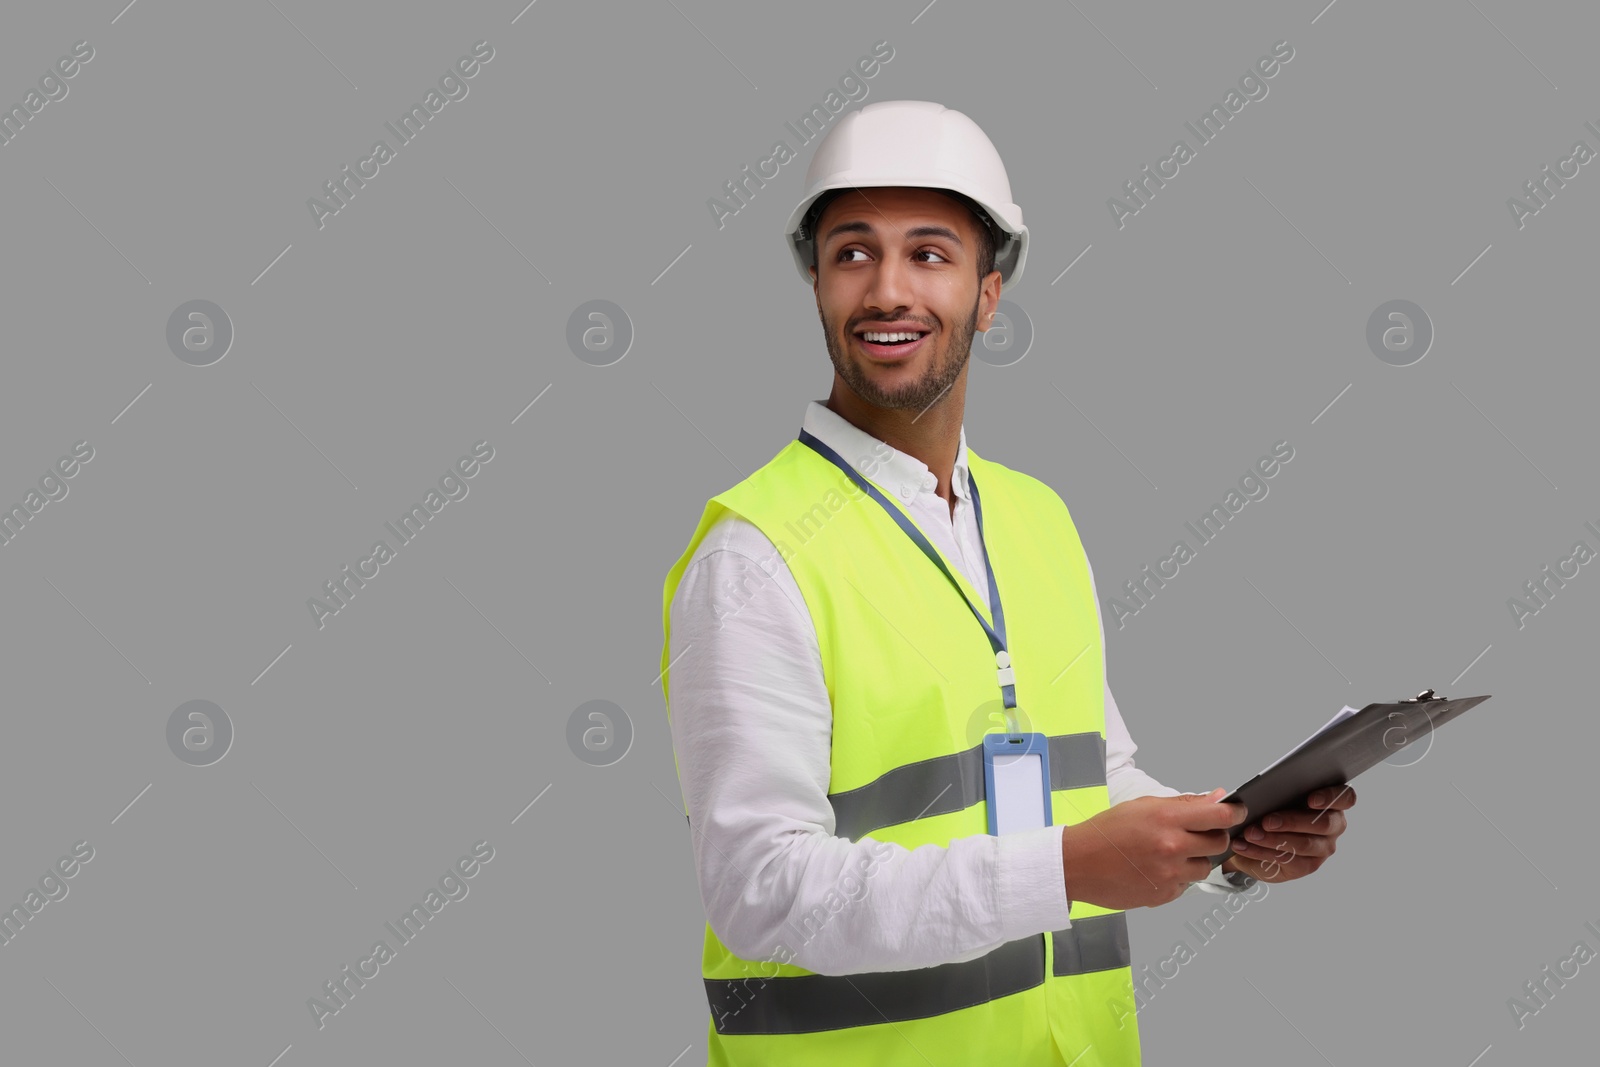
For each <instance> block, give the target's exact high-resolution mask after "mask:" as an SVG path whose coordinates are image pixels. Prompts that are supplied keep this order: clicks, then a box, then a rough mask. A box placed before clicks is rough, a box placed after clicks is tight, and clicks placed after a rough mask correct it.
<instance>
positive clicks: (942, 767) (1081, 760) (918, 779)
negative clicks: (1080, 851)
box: [828, 733, 1106, 841]
mask: <svg viewBox="0 0 1600 1067" xmlns="http://www.w3.org/2000/svg"><path fill="white" fill-rule="evenodd" d="M1105 784H1106V739H1105V738H1104V737H1102V736H1101V735H1100V734H1097V733H1095V734H1090V733H1082V734H1056V735H1054V736H1052V737H1051V738H1050V788H1051V789H1052V790H1054V789H1081V788H1083V787H1085V786H1091V785H1105ZM983 801H984V790H983V746H982V745H981V744H979V745H974V746H972V747H971V748H969V749H966V750H965V751H963V752H956V753H952V754H951V755H948V756H934V757H932V758H930V759H925V760H918V761H917V762H916V763H907V764H905V765H903V766H900V767H896V768H894V769H893V770H890V771H885V772H884V773H883V774H882V775H880V776H879V777H878V778H876V779H874V780H873V781H871V782H868V783H867V784H866V785H863V786H857V787H856V788H855V789H850V790H846V791H845V792H843V793H833V794H830V795H829V797H828V802H829V803H830V804H832V805H833V818H834V833H836V834H838V835H839V836H840V837H848V838H849V839H850V840H852V841H856V840H859V839H860V838H861V837H863V836H865V835H866V834H868V833H871V832H872V831H873V830H881V829H883V828H884V827H885V826H895V825H897V824H899V823H903V822H910V821H911V820H913V819H920V818H924V817H926V816H929V815H945V814H948V813H949V812H952V811H960V810H962V809H963V808H967V807H971V806H972V805H973V804H981V803H983Z"/></svg>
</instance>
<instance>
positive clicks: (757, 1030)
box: [661, 440, 1140, 1067]
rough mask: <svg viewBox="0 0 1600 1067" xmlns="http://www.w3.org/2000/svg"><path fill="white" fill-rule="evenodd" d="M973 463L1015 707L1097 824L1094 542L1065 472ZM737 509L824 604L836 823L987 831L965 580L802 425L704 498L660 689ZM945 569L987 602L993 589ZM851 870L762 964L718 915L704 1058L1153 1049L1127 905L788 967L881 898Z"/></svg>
mask: <svg viewBox="0 0 1600 1067" xmlns="http://www.w3.org/2000/svg"><path fill="white" fill-rule="evenodd" d="M967 462H968V467H969V469H970V471H971V473H972V477H973V480H974V482H975V483H976V484H977V487H978V490H979V494H980V498H981V501H982V504H981V506H982V514H983V534H984V542H985V545H986V547H987V549H988V553H989V559H990V565H991V566H992V567H993V570H994V575H995V582H996V585H997V587H998V589H999V592H1000V599H1001V603H1002V606H1003V610H1004V615H1005V624H1006V625H1005V629H1006V637H1007V640H1006V643H1007V646H1008V649H1009V652H1010V656H1011V660H1012V665H1013V670H1014V677H1015V687H1016V688H1015V691H1014V692H1015V698H1016V703H1017V706H1018V707H1019V708H1020V709H1021V710H1022V711H1023V712H1024V713H1025V715H1026V720H1027V722H1028V724H1029V725H1028V727H1027V728H1028V729H1031V730H1035V731H1039V732H1042V733H1044V734H1046V735H1048V737H1049V748H1050V760H1049V762H1050V790H1051V792H1050V797H1051V808H1052V819H1051V823H1052V825H1065V824H1070V823H1076V822H1080V821H1082V820H1084V819H1087V818H1089V817H1091V816H1093V815H1095V814H1097V813H1099V812H1101V811H1104V810H1106V809H1107V807H1109V796H1108V794H1107V791H1106V784H1105V783H1106V766H1105V691H1104V674H1103V667H1102V664H1103V649H1102V647H1101V640H1100V628H1099V618H1098V615H1097V613H1096V610H1095V603H1094V597H1093V593H1092V587H1091V584H1090V578H1089V570H1088V562H1087V560H1086V558H1085V556H1084V552H1083V546H1082V545H1081V543H1080V542H1079V540H1078V533H1077V530H1076V528H1075V527H1074V526H1073V523H1072V519H1071V516H1070V515H1069V514H1068V513H1067V508H1066V505H1065V504H1064V503H1063V502H1062V500H1061V498H1060V497H1059V496H1058V495H1057V494H1056V492H1055V491H1054V490H1053V489H1051V488H1050V487H1049V486H1048V485H1045V484H1044V483H1043V482H1040V481H1038V480H1037V479H1035V478H1032V477H1029V476H1028V475H1026V474H1022V473H1020V472H1018V471H1013V470H1011V469H1010V468H1008V467H1005V466H1002V465H1001V464H999V463H992V462H989V461H987V460H984V459H982V458H981V457H979V456H978V455H977V454H976V453H974V452H973V451H972V450H971V448H970V447H969V448H968V450H967ZM724 511H732V512H734V513H736V514H738V515H740V516H742V517H743V518H745V519H747V520H749V521H750V522H752V523H754V524H755V525H756V526H757V527H758V528H760V529H761V531H762V532H763V533H765V534H766V535H767V537H768V539H769V540H771V541H772V543H773V545H774V546H775V547H776V548H777V550H778V553H779V555H780V556H781V558H782V559H783V560H784V561H785V562H786V563H787V565H788V567H789V570H790V572H791V573H792V574H793V575H794V579H795V582H796V584H797V585H798V586H799V588H800V592H801V594H802V595H803V596H804V598H805V603H806V606H807V608H808V609H809V611H810V615H811V620H812V623H813V624H814V626H815V629H816V635H817V642H818V645H819V647H820V650H821V656H822V673H823V679H824V681H825V683H826V685H827V691H828V696H829V699H830V701H831V703H832V708H833V736H832V744H831V750H830V756H831V772H830V780H829V784H828V799H829V801H830V803H831V805H832V807H833V810H834V815H835V821H836V826H835V833H836V834H838V835H839V836H841V837H846V838H849V839H851V840H853V841H856V840H860V839H862V838H872V839H874V840H876V841H881V842H887V843H891V844H896V845H902V846H904V847H906V848H908V849H913V848H916V847H918V846H919V845H925V844H930V843H931V844H934V845H938V846H940V847H944V846H947V845H948V844H949V843H950V842H951V841H952V840H954V839H955V838H959V837H966V836H969V835H973V834H983V833H987V832H988V811H987V808H988V805H987V802H986V799H985V791H984V781H983V760H982V745H981V743H980V741H979V739H978V738H977V737H974V736H973V732H972V731H973V725H972V724H973V722H974V720H975V718H976V719H977V720H978V721H980V722H981V721H982V719H983V716H984V711H985V709H987V710H988V711H994V712H998V711H999V710H1000V708H1001V706H1002V701H1001V690H1000V688H999V686H998V684H997V680H996V666H995V653H994V651H993V648H992V646H991V644H990V642H989V639H988V637H987V636H986V634H985V632H984V629H983V627H982V626H980V625H979V623H978V621H977V619H976V618H974V617H973V609H972V608H971V607H969V606H968V604H967V603H964V602H963V601H962V596H961V593H959V592H957V590H956V588H955V587H954V586H953V585H952V584H951V582H950V580H949V579H948V578H947V577H946V576H945V575H943V574H941V573H940V571H939V568H938V567H937V566H936V565H935V564H934V563H933V561H932V560H930V559H929V558H928V557H927V556H926V555H924V553H923V552H922V550H921V549H919V548H918V546H917V545H916V544H915V543H913V541H912V540H911V539H910V538H909V537H908V536H907V534H906V532H905V531H904V530H902V529H901V528H900V526H899V525H898V524H897V523H896V521H895V519H894V518H893V517H892V516H891V515H890V514H889V513H888V512H886V511H885V510H884V508H883V507H882V506H881V505H880V504H879V502H877V501H876V500H874V499H873V498H872V497H870V496H869V495H868V494H867V493H865V492H863V491H862V490H861V489H860V488H859V487H858V486H857V485H856V483H855V482H854V481H853V480H852V479H851V478H850V477H848V476H847V475H846V473H845V472H844V471H843V470H841V469H840V468H839V467H837V466H836V465H835V464H834V463H833V462H831V461H830V460H829V459H827V458H825V457H824V456H823V455H822V454H819V453H818V452H817V451H814V450H813V449H812V448H811V447H810V446H808V445H807V444H805V443H803V442H802V441H800V440H795V441H792V442H790V443H789V444H788V445H787V446H786V447H785V448H784V449H783V450H782V451H780V452H779V453H778V454H777V455H776V456H775V457H773V459H772V460H771V461H770V462H768V463H767V464H766V465H765V466H763V467H762V468H761V469H759V470H757V471H756V472H755V473H754V474H752V475H750V476H749V477H748V478H746V479H745V480H744V481H742V482H740V483H739V484H737V485H735V486H734V487H733V488H731V489H729V490H727V491H726V492H723V493H720V494H718V495H717V496H715V497H713V498H712V499H711V500H710V501H709V502H708V503H707V504H706V507H705V511H704V513H703V514H702V515H701V518H700V524H699V526H698V528H696V530H695V532H694V536H693V537H692V538H691V539H690V541H689V546H688V548H686V549H685V550H684V552H683V555H682V556H681V557H680V558H679V559H678V561H677V563H676V564H674V565H673V567H672V569H671V570H670V571H669V572H668V574H667V579H666V585H665V588H664V590H663V593H662V609H661V616H662V629H663V632H664V634H665V640H664V642H663V646H662V650H661V685H662V693H663V695H664V696H665V697H666V699H667V714H668V716H669V719H670V716H671V714H672V710H671V696H670V684H669V681H670V675H669V670H668V668H669V660H668V654H669V651H670V645H671V618H670V611H671V605H672V596H673V592H674V590H676V588H677V586H678V582H679V580H680V579H681V578H682V577H683V572H684V570H685V569H686V568H687V566H688V563H689V560H690V559H691V558H692V556H693V555H694V551H695V548H696V546H697V545H699V543H700V541H701V540H702V538H704V537H705V535H706V532H707V531H708V530H709V529H710V528H711V525H712V524H713V523H714V522H715V521H716V520H717V518H718V517H719V516H720V515H722V513H723V512H724ZM907 518H909V515H908V516H907ZM912 521H913V522H914V520H912ZM919 529H920V526H919ZM923 532H924V534H925V533H926V531H923ZM945 565H946V567H947V568H948V569H949V570H950V572H951V573H952V574H953V575H955V576H956V578H957V579H958V581H960V583H961V590H962V592H964V593H965V594H966V597H967V598H968V600H970V602H971V604H972V605H974V606H975V607H976V608H977V609H978V610H979V611H982V610H983V597H981V596H980V595H979V594H978V592H977V590H976V589H975V588H974V587H973V586H972V585H971V583H970V582H968V581H967V579H966V576H965V575H963V574H962V573H961V572H960V571H959V570H958V569H957V568H956V567H955V566H953V565H951V564H950V562H949V561H948V560H945ZM985 621H986V622H988V623H990V624H991V625H992V624H993V622H994V620H993V618H992V616H990V615H985ZM688 654H689V655H694V652H693V651H692V650H691V651H690V652H689V653H688ZM750 710H751V714H759V709H755V708H752V709H750ZM996 729H997V730H998V729H999V728H998V727H997V728H996ZM771 758H772V759H774V760H781V759H784V758H785V756H784V754H783V753H782V752H773V753H772V754H771ZM842 881H843V882H844V883H845V884H843V885H842V886H841V891H840V892H839V893H835V894H831V895H830V896H829V897H827V898H825V902H824V905H822V906H819V908H818V909H816V911H815V912H814V913H813V915H812V916H810V917H807V918H806V919H803V920H802V921H801V923H800V924H799V925H798V926H794V924H791V926H792V928H793V932H794V937H793V940H792V941H791V942H790V944H788V945H780V946H776V947H775V951H774V953H773V955H772V957H771V958H769V959H766V960H749V959H745V958H742V957H740V956H738V955H736V954H735V953H734V952H733V951H731V950H730V949H729V948H727V947H726V946H725V945H724V944H723V943H722V941H721V940H720V939H719V938H718V937H717V935H716V933H715V931H713V930H712V928H711V925H710V923H707V924H706V930H705V944H704V952H703V955H702V961H701V975H702V978H703V980H704V983H705V990H706V998H707V1001H708V1003H709V1005H710V1009H711V1022H710V1028H709V1037H708V1043H709V1057H708V1061H707V1062H708V1064H710V1065H730V1067H731V1065H763V1067H787V1065H796V1067H798V1065H819V1067H853V1065H855V1064H872V1065H874V1067H877V1065H883V1067H892V1065H899V1064H905V1065H906V1067H928V1064H934V1065H936V1067H945V1065H951V1067H957V1065H960V1067H970V1065H974V1064H997V1065H1005V1067H1032V1065H1046V1064H1048V1065H1052V1067H1063V1065H1066V1064H1069V1063H1070V1064H1072V1067H1131V1065H1137V1064H1138V1063H1139V1062H1140V1054H1139V1030H1138V1021H1137V1016H1136V1015H1135V1012H1134V1004H1135V1002H1134V993H1133V979H1132V972H1131V969H1130V967H1129V951H1128V930H1127V921H1126V916H1125V915H1124V913H1123V912H1120V911H1113V910H1110V909H1107V908H1102V907H1099V906H1097V905H1094V904H1090V903H1087V902H1084V901H1073V902H1072V905H1071V908H1070V912H1069V916H1070V919H1071V926H1070V928H1069V929H1066V930H1057V931H1054V932H1051V933H1046V934H1042V935H1036V936H1033V937H1026V938H1022V939H1020V940H1017V941H1011V942H1008V943H1006V944H1004V945H1002V946H1000V947H999V948H996V949H994V950H993V951H991V952H989V953H987V954H985V955H984V956H981V957H979V958H977V959H974V960H969V961H965V962H960V963H949V964H942V965H938V966H934V967H927V968H919V969H915V970H905V971H883V972H872V973H863V974H851V975H822V974H817V973H815V972H812V971H809V970H806V969H805V968H803V967H800V966H798V965H796V964H793V963H790V962H787V961H788V960H789V959H790V958H793V955H794V950H795V949H797V948H798V946H799V945H801V944H803V942H804V941H805V940H806V939H807V938H808V936H809V935H810V933H812V932H814V931H815V930H816V929H819V928H820V926H821V924H823V923H825V922H827V921H828V918H829V917H830V914H831V913H833V912H836V911H837V910H839V909H841V908H843V907H848V906H850V901H851V900H852V899H859V898H860V896H861V895H862V894H864V893H870V892H871V886H870V878H868V879H867V881H866V884H865V885H861V884H860V883H859V882H857V883H856V884H855V887H854V888H852V885H851V881H850V879H848V878H846V879H843V880H842Z"/></svg>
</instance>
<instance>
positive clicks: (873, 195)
mask: <svg viewBox="0 0 1600 1067" xmlns="http://www.w3.org/2000/svg"><path fill="white" fill-rule="evenodd" d="M858 221H859V222H865V223H867V224H868V225H870V226H871V227H872V228H873V229H874V230H876V231H878V232H880V233H883V232H888V233H891V234H892V233H894V232H895V231H901V232H904V231H905V230H906V229H908V228H909V227H911V226H914V225H918V224H928V223H931V224H935V225H942V226H948V227H949V228H951V229H953V230H955V231H956V232H957V233H959V234H961V235H962V236H963V237H964V238H970V237H971V236H972V235H973V232H974V229H975V227H976V225H977V224H976V222H975V221H974V219H973V218H972V213H971V212H970V211H968V210H967V206H966V205H965V204H963V203H962V202H961V201H959V200H957V199H956V198H955V197H953V196H951V195H950V194H949V193H947V192H944V191H943V190H940V189H917V188H911V187H905V186H890V187H886V188H881V189H873V190H871V191H870V192H865V193H864V192H861V191H859V190H855V189H848V190H846V191H844V192H843V193H840V194H839V195H838V196H836V197H834V198H833V199H832V200H830V201H829V202H828V206H827V207H825V208H824V209H823V211H822V215H821V216H820V217H819V218H818V219H817V232H818V234H820V235H821V236H822V237H823V238H824V239H826V238H827V235H828V232H829V230H831V229H832V228H833V227H834V226H837V225H839V224H840V223H843V222H858ZM841 236H845V235H841Z"/></svg>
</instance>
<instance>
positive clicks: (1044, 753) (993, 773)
mask: <svg viewBox="0 0 1600 1067" xmlns="http://www.w3.org/2000/svg"><path fill="white" fill-rule="evenodd" d="M983 786H984V793H985V796H986V798H987V800H988V807H989V832H990V833H991V834H1009V833H1014V832H1016V831H1018V830H1037V829H1039V828H1041V827H1045V826H1050V825H1053V824H1052V823H1051V821H1050V818H1051V813H1050V741H1049V738H1048V737H1046V736H1045V735H1044V734H1042V733H1026V734H984V735H983Z"/></svg>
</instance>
